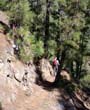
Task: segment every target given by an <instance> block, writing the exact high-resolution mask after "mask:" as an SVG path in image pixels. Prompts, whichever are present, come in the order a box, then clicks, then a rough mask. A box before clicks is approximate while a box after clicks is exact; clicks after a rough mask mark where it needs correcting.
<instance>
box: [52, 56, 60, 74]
mask: <svg viewBox="0 0 90 110" xmlns="http://www.w3.org/2000/svg"><path fill="white" fill-rule="evenodd" d="M58 66H59V61H58V59H57V57H55V58H54V60H53V68H54V75H55V76H56V74H57V72H58Z"/></svg>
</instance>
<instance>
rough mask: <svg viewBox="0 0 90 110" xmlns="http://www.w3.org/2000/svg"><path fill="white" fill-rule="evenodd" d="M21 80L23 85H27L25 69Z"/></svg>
mask: <svg viewBox="0 0 90 110" xmlns="http://www.w3.org/2000/svg"><path fill="white" fill-rule="evenodd" d="M22 81H23V85H24V86H28V72H27V70H25V73H24V75H23V77H22Z"/></svg>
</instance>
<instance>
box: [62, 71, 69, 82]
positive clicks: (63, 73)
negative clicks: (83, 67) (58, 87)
mask: <svg viewBox="0 0 90 110" xmlns="http://www.w3.org/2000/svg"><path fill="white" fill-rule="evenodd" d="M60 75H61V76H62V78H63V79H65V80H68V81H70V80H71V76H70V74H69V73H68V72H67V71H66V70H62V71H61V73H60Z"/></svg>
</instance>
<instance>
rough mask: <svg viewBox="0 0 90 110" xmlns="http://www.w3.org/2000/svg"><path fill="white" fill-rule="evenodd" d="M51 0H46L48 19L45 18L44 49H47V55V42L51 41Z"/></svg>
mask: <svg viewBox="0 0 90 110" xmlns="http://www.w3.org/2000/svg"><path fill="white" fill-rule="evenodd" d="M49 8H50V5H49V0H46V18H45V38H44V47H45V53H46V54H47V51H48V44H47V41H48V40H49V16H50V12H49Z"/></svg>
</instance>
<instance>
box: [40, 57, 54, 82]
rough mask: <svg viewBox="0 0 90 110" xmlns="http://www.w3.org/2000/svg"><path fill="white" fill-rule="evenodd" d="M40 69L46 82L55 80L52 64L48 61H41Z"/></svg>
mask: <svg viewBox="0 0 90 110" xmlns="http://www.w3.org/2000/svg"><path fill="white" fill-rule="evenodd" d="M39 67H40V68H39V69H40V72H41V73H40V74H41V75H42V78H43V79H44V80H47V81H53V80H54V77H52V76H53V74H54V71H53V68H52V66H51V64H50V62H49V61H48V60H47V59H44V58H43V59H41V60H40V65H39Z"/></svg>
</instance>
